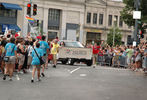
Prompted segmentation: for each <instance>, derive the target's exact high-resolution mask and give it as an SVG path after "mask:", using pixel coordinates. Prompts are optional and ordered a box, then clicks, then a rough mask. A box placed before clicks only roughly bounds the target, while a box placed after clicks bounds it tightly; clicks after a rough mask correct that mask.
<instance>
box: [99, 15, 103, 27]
mask: <svg viewBox="0 0 147 100" xmlns="http://www.w3.org/2000/svg"><path fill="white" fill-rule="evenodd" d="M103 17H104V15H103V14H100V15H99V25H103Z"/></svg>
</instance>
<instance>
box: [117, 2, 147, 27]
mask: <svg viewBox="0 0 147 100" xmlns="http://www.w3.org/2000/svg"><path fill="white" fill-rule="evenodd" d="M140 1H141V2H140V8H139V11H141V13H142V18H141V20H140V21H141V22H142V23H147V0H140ZM123 3H124V4H126V6H125V8H124V9H123V11H121V12H120V13H121V16H122V19H123V21H124V22H125V23H126V24H127V25H128V26H134V25H135V20H134V19H133V13H132V12H133V11H135V6H134V5H135V0H123Z"/></svg>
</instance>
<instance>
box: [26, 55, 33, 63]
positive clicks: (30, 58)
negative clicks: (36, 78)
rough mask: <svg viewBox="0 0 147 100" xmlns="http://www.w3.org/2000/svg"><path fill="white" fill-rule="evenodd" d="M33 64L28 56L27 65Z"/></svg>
mask: <svg viewBox="0 0 147 100" xmlns="http://www.w3.org/2000/svg"><path fill="white" fill-rule="evenodd" d="M31 63H32V57H31V56H28V63H27V65H31Z"/></svg>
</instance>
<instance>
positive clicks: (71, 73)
mask: <svg viewBox="0 0 147 100" xmlns="http://www.w3.org/2000/svg"><path fill="white" fill-rule="evenodd" d="M80 68H81V67H78V68H76V69H74V70H72V71H70V73H71V74H72V73H73V72H75V71H77V70H79V69H80Z"/></svg>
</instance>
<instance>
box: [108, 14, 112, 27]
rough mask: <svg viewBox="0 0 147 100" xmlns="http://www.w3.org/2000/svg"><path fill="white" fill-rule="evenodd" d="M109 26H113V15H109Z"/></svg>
mask: <svg viewBox="0 0 147 100" xmlns="http://www.w3.org/2000/svg"><path fill="white" fill-rule="evenodd" d="M108 26H112V15H109V19H108Z"/></svg>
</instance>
